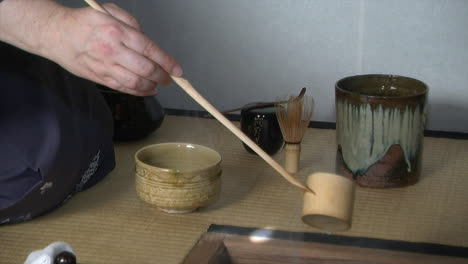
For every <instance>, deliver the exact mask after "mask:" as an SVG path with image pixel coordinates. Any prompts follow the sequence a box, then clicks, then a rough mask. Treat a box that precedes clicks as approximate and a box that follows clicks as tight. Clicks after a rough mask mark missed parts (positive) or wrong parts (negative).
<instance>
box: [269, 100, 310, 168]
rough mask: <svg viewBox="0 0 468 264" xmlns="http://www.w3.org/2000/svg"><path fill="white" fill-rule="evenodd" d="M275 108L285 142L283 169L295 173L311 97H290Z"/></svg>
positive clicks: (308, 116)
mask: <svg viewBox="0 0 468 264" xmlns="http://www.w3.org/2000/svg"><path fill="white" fill-rule="evenodd" d="M275 108H276V116H277V118H278V123H279V125H280V129H281V133H282V134H283V138H284V141H285V147H284V153H285V160H284V162H285V164H284V167H285V169H286V171H288V172H289V173H297V172H298V171H299V161H300V153H301V142H302V139H303V138H304V134H305V131H306V129H307V127H308V126H309V122H310V120H311V118H312V113H313V108H314V100H313V98H312V97H311V96H303V97H298V96H290V97H289V99H288V101H287V102H286V103H284V104H276V105H275Z"/></svg>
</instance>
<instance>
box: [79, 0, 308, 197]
mask: <svg viewBox="0 0 468 264" xmlns="http://www.w3.org/2000/svg"><path fill="white" fill-rule="evenodd" d="M84 1H85V2H86V3H87V4H88V5H89V6H91V7H92V8H94V9H95V10H97V11H99V12H102V13H106V14H109V12H107V11H106V10H105V9H104V8H103V7H102V6H101V5H100V4H99V3H97V2H96V1H94V0H84ZM171 78H172V79H173V80H174V82H176V83H177V84H178V85H179V86H180V87H181V88H182V89H183V90H184V91H185V92H186V93H187V94H188V95H190V97H192V98H193V100H195V101H196V102H197V103H199V104H200V105H201V106H202V107H203V108H205V110H206V111H208V112H209V113H210V114H211V115H212V116H214V117H215V118H216V119H217V120H218V121H219V122H221V124H223V125H224V126H225V127H226V128H227V129H229V130H230V131H231V132H232V133H234V135H236V136H237V137H238V138H239V139H240V140H242V142H244V143H245V144H246V145H247V146H249V147H250V148H251V149H252V150H253V151H255V153H257V154H258V155H259V156H260V157H261V158H262V159H264V160H265V161H266V162H267V163H268V164H269V165H270V166H271V167H273V169H275V170H276V171H277V172H278V173H279V174H280V175H281V176H283V177H284V178H285V179H286V180H287V181H288V182H290V183H291V184H293V185H295V186H297V187H299V188H300V189H302V190H303V191H305V192H311V193H313V194H315V192H314V191H312V190H311V189H310V188H309V187H307V186H306V185H305V184H303V183H301V182H299V181H298V180H297V179H296V178H294V177H293V176H291V174H289V173H288V172H287V171H286V170H285V169H284V168H283V167H281V166H280V165H279V164H278V163H277V162H276V161H275V160H274V159H273V158H272V157H270V155H268V154H267V153H266V152H265V151H263V150H262V149H261V148H260V147H259V146H258V145H257V144H255V143H254V142H253V141H252V140H251V139H250V138H249V137H248V136H246V135H245V134H244V133H243V132H242V131H241V130H240V129H239V128H237V127H236V126H235V125H234V124H232V123H231V121H229V120H228V119H227V118H226V117H225V116H224V115H223V114H221V113H220V112H219V111H218V110H217V109H216V108H214V107H213V106H212V105H211V104H210V103H209V102H208V101H207V100H206V99H205V98H203V96H201V95H200V94H199V93H198V92H197V90H195V88H193V86H192V85H191V84H190V82H189V81H187V80H186V79H184V78H182V77H175V76H171Z"/></svg>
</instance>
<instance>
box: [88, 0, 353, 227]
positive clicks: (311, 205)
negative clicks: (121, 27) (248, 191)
mask: <svg viewBox="0 0 468 264" xmlns="http://www.w3.org/2000/svg"><path fill="white" fill-rule="evenodd" d="M84 1H85V2H86V3H88V4H89V5H90V6H91V7H92V8H94V9H96V10H98V11H100V12H103V13H106V14H109V13H108V12H107V11H106V10H105V9H104V8H103V7H102V6H101V5H100V4H98V3H96V2H95V1H94V0H84ZM109 15H110V14H109ZM171 78H172V79H173V80H174V82H175V83H177V84H178V85H179V86H180V87H181V88H182V89H183V90H184V91H185V92H186V93H187V94H188V95H190V97H192V99H194V100H195V101H196V102H197V103H199V104H200V105H201V106H202V107H203V108H205V110H207V111H208V112H209V113H210V114H211V115H213V116H214V117H215V118H216V119H217V120H218V121H219V122H221V124H223V125H224V126H225V127H226V128H227V129H229V130H230V131H231V132H232V133H234V135H236V136H237V137H238V138H239V139H240V140H242V141H243V142H244V143H245V144H246V145H247V146H249V147H250V148H251V149H252V150H253V151H255V152H256V153H257V154H258V155H259V156H260V157H261V158H263V159H264V160H265V161H266V162H267V163H268V164H269V165H270V166H271V167H273V168H274V169H275V170H276V171H277V172H278V173H279V174H280V175H281V176H283V177H284V178H285V179H286V180H287V181H288V182H290V183H291V184H293V185H295V186H297V187H299V188H300V189H301V190H302V191H304V197H303V200H304V204H303V210H302V221H303V222H304V223H306V224H308V225H311V226H315V227H318V228H321V229H325V230H328V231H337V230H346V229H349V228H350V227H351V218H352V212H353V204H354V187H355V185H354V183H353V182H352V181H351V180H349V179H347V178H345V177H342V176H339V175H336V174H332V173H313V174H311V175H309V176H308V177H307V185H305V184H303V183H301V182H299V181H298V180H297V179H296V178H294V177H293V176H291V175H290V174H289V173H288V172H287V171H286V170H285V169H284V168H283V167H281V166H280V165H279V164H278V163H277V162H276V161H275V160H274V159H273V158H271V157H270V156H269V155H268V154H267V153H266V152H265V151H263V150H262V149H261V148H260V147H259V146H258V145H257V144H255V143H254V142H253V141H252V140H251V139H250V138H249V137H248V136H246V135H245V134H244V133H243V132H242V131H241V130H240V129H239V128H237V127H236V126H235V125H234V124H233V123H231V122H230V121H229V120H228V119H227V118H226V117H225V116H224V115H223V114H221V113H220V112H219V111H218V110H217V109H216V108H215V107H213V106H212V105H211V104H210V103H209V102H208V101H207V100H206V99H205V98H203V96H201V95H200V94H199V93H198V92H197V90H195V88H194V87H193V86H192V85H191V84H190V82H189V81H188V80H186V79H184V78H182V77H175V76H171ZM309 186H310V187H309ZM311 188H314V189H316V190H317V193H316V192H314V191H313V190H312V189H311Z"/></svg>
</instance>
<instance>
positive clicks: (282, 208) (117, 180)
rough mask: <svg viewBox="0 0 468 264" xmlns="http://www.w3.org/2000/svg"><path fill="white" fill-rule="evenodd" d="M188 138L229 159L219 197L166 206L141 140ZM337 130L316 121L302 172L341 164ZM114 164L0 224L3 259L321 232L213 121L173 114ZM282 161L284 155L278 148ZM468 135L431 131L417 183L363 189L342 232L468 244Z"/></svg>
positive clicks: (107, 256)
mask: <svg viewBox="0 0 468 264" xmlns="http://www.w3.org/2000/svg"><path fill="white" fill-rule="evenodd" d="M174 141H178V142H191V143H197V144H203V145H206V146H209V147H212V148H214V149H216V150H217V151H219V152H220V153H221V155H222V158H223V163H222V167H223V176H222V180H223V187H222V188H223V190H222V195H221V198H220V200H219V201H218V202H217V203H216V204H213V205H212V206H209V207H207V208H204V209H201V210H199V211H196V212H194V213H190V214H180V215H177V214H166V213H163V212H161V211H159V210H158V209H156V208H155V207H153V206H152V205H149V204H147V203H145V202H143V201H141V200H139V198H138V197H137V196H136V193H135V183H134V161H133V155H134V153H135V151H136V150H137V149H139V148H140V147H142V146H145V145H148V144H153V143H160V142H174ZM335 153H336V151H335V131H334V130H325V129H309V130H308V132H307V134H306V136H305V138H304V142H303V152H302V157H301V158H302V160H301V166H302V171H301V173H300V175H299V176H300V177H301V179H302V180H303V179H305V177H306V175H308V174H310V173H312V172H316V171H329V172H333V171H334V166H335V165H334V164H335ZM116 158H117V167H116V168H115V170H114V171H113V172H112V173H111V174H110V175H109V176H108V177H107V178H106V179H105V180H104V181H102V182H101V183H99V184H98V185H96V186H95V187H93V188H92V189H90V190H87V191H85V192H83V193H81V194H79V195H77V196H75V197H74V198H72V199H71V200H70V201H69V202H68V203H67V204H65V205H64V206H63V207H62V208H59V209H57V210H56V211H54V212H52V213H50V214H48V215H46V216H43V217H40V218H38V219H35V220H32V221H29V222H26V223H23V224H18V225H11V226H1V227H0V263H2V264H3V263H6V264H9V263H23V261H24V260H25V258H26V256H27V255H28V253H29V252H31V251H33V250H36V249H39V248H43V247H45V246H46V245H48V244H50V243H52V242H54V241H65V242H67V243H69V244H70V245H71V246H72V247H73V249H74V250H75V251H76V254H77V257H78V260H79V262H80V263H85V264H100V263H102V264H109V263H164V264H165V263H179V262H180V261H181V260H182V259H183V258H184V256H185V255H186V254H187V252H188V251H189V250H190V249H191V247H192V246H193V245H194V244H195V243H196V241H197V239H198V238H199V237H200V235H201V234H202V233H203V232H205V231H206V229H207V228H208V226H209V225H210V224H212V223H215V224H224V225H236V226H245V227H257V228H267V229H279V230H288V231H300V232H322V231H320V230H317V229H314V228H312V227H309V226H307V225H305V224H304V223H303V222H302V221H301V219H300V216H301V207H302V197H301V193H300V191H298V189H296V187H294V186H292V185H290V184H289V183H288V182H286V181H285V180H283V178H282V177H281V176H279V174H277V173H276V172H275V171H274V170H273V169H271V168H270V167H269V166H268V165H267V164H266V163H265V162H264V161H263V160H261V159H260V158H259V157H257V156H255V155H252V154H249V153H247V152H246V151H245V150H244V148H243V146H242V143H241V142H240V141H239V140H238V139H237V138H235V136H234V135H232V134H231V133H230V132H229V131H228V130H227V129H225V128H224V127H223V126H222V125H221V124H219V123H218V122H217V121H216V120H212V119H203V118H195V117H193V118H192V117H176V116H167V117H166V120H165V121H164V123H163V125H162V127H161V128H160V129H159V130H157V131H156V132H155V133H154V134H153V135H151V136H150V137H148V138H146V139H145V140H142V141H138V142H132V143H119V144H117V146H116ZM275 158H276V159H277V160H278V161H279V162H281V160H282V153H281V152H280V153H278V154H277V155H275ZM467 171H468V140H453V139H441V138H425V143H424V156H423V172H422V178H421V180H420V182H419V183H418V184H416V185H414V186H411V187H407V188H401V189H387V190H375V189H364V188H358V189H357V194H356V201H355V209H354V216H353V226H352V229H351V230H349V231H346V232H342V233H340V234H341V235H346V236H363V237H374V238H383V239H395V240H405V241H411V242H429V243H440V244H446V245H454V246H465V247H466V246H468V193H467V190H468V173H467Z"/></svg>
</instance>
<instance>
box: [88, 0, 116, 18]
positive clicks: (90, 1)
mask: <svg viewBox="0 0 468 264" xmlns="http://www.w3.org/2000/svg"><path fill="white" fill-rule="evenodd" d="M84 1H85V2H86V3H87V4H88V5H89V6H90V7H92V8H93V9H95V10H97V11H99V12H101V13H106V14H109V12H107V10H105V9H104V7H102V5H101V4H99V3H98V2H96V1H94V0H84ZM109 15H110V14H109Z"/></svg>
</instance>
